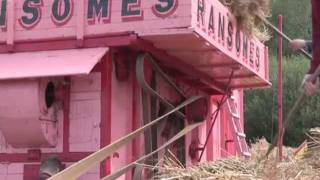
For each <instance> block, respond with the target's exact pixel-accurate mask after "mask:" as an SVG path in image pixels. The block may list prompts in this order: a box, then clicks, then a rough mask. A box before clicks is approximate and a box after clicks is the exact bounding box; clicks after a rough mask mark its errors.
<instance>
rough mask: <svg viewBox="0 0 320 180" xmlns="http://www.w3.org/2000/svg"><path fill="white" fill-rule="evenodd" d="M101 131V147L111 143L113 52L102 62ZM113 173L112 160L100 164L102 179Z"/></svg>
mask: <svg viewBox="0 0 320 180" xmlns="http://www.w3.org/2000/svg"><path fill="white" fill-rule="evenodd" d="M101 67H102V68H101V123H100V124H101V129H100V147H101V148H102V147H105V146H106V145H108V144H110V143H111V103H112V102H111V98H112V97H111V96H112V94H111V90H112V89H111V85H112V50H111V51H109V52H108V54H107V55H106V57H105V58H104V59H103V61H102V62H101ZM110 173H111V160H110V159H109V158H108V159H107V160H106V161H103V162H102V163H101V164H100V177H101V178H102V177H104V176H106V175H107V174H110Z"/></svg>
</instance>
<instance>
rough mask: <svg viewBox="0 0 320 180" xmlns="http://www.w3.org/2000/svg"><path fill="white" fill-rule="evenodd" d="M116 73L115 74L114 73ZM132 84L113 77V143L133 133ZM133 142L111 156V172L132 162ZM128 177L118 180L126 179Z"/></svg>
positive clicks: (128, 174) (127, 175)
mask: <svg viewBox="0 0 320 180" xmlns="http://www.w3.org/2000/svg"><path fill="white" fill-rule="evenodd" d="M113 73H114V72H113ZM131 90H132V84H131V81H129V82H128V81H126V82H120V81H118V80H117V79H116V75H115V74H113V75H112V91H111V92H112V99H111V111H112V112H111V115H112V117H111V130H112V132H111V142H114V141H115V140H117V139H119V138H121V137H123V136H125V135H127V134H129V133H130V132H132V103H131V101H130V100H131V99H132V91H131ZM132 160H133V157H132V142H130V143H128V144H127V145H126V146H124V147H122V148H120V149H119V150H117V151H116V152H115V153H114V154H113V155H112V156H111V172H114V171H116V170H118V169H119V168H121V167H123V166H125V165H127V164H129V163H130V162H132ZM130 175H131V173H130V172H128V173H127V174H126V175H123V176H121V177H120V178H118V179H126V178H127V177H129V176H130Z"/></svg>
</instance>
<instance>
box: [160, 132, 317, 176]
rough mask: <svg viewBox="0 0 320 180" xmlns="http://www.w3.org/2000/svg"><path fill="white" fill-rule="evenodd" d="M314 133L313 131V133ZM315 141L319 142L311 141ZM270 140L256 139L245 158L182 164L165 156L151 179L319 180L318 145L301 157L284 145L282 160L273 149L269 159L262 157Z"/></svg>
mask: <svg viewBox="0 0 320 180" xmlns="http://www.w3.org/2000/svg"><path fill="white" fill-rule="evenodd" d="M312 137H314V135H312ZM319 140H320V133H319ZM311 143H313V144H317V146H319V145H320V144H319V142H317V141H312V142H311ZM268 146H269V144H268V143H267V141H266V140H265V139H262V140H260V141H258V142H257V143H256V144H254V145H253V146H252V148H251V152H252V158H251V159H250V160H244V159H240V158H236V157H231V158H228V159H222V160H218V161H215V162H208V163H202V164H199V165H195V166H193V167H188V168H185V167H183V166H182V165H181V164H180V163H179V162H177V160H175V158H168V157H166V158H165V159H164V161H163V163H162V164H161V165H159V166H158V167H156V168H157V170H158V172H159V173H158V175H157V176H155V177H154V179H162V180H171V179H187V180H200V179H204V180H207V179H215V180H282V179H283V180H288V179H289V180H294V179H298V180H319V179H320V169H319V168H320V152H319V151H320V148H317V147H316V146H314V148H312V149H310V150H309V151H308V154H307V155H306V156H305V157H304V158H303V159H298V160H296V159H295V158H294V156H293V149H292V148H284V156H285V160H284V161H282V162H279V161H278V160H277V151H276V149H275V150H274V151H273V153H272V154H271V155H270V156H269V158H268V159H265V160H263V161H261V157H263V156H264V155H265V153H266V151H267V149H268Z"/></svg>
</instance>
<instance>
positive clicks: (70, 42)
mask: <svg viewBox="0 0 320 180" xmlns="http://www.w3.org/2000/svg"><path fill="white" fill-rule="evenodd" d="M136 38H137V36H136V35H134V34H128V33H126V34H123V35H110V36H105V37H98V38H90V37H87V38H86V39H85V40H84V41H83V47H84V48H93V47H106V46H109V47H119V46H128V45H130V43H131V42H132V41H134V40H135V39H136ZM77 47H78V45H77V40H76V39H56V40H41V41H37V42H35V41H33V42H16V44H15V46H14V52H26V51H28V52H30V51H41V50H46V51H47V50H59V49H75V48H77ZM7 52H8V51H7V46H6V45H0V53H7Z"/></svg>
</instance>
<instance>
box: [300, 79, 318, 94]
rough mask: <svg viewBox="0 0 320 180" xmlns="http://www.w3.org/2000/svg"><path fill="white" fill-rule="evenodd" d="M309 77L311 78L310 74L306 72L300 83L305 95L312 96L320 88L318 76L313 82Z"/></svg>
mask: <svg viewBox="0 0 320 180" xmlns="http://www.w3.org/2000/svg"><path fill="white" fill-rule="evenodd" d="M310 78H311V74H306V75H305V76H304V78H303V80H302V83H301V86H302V89H303V92H304V94H305V95H306V96H313V95H315V94H316V93H317V91H318V90H319V89H320V80H319V77H317V80H316V82H315V83H312V82H311V80H310Z"/></svg>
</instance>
